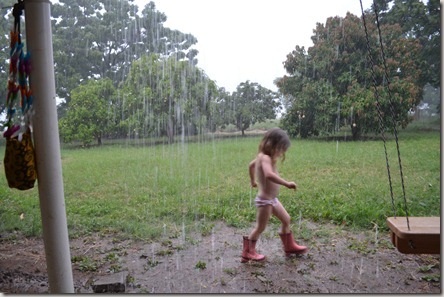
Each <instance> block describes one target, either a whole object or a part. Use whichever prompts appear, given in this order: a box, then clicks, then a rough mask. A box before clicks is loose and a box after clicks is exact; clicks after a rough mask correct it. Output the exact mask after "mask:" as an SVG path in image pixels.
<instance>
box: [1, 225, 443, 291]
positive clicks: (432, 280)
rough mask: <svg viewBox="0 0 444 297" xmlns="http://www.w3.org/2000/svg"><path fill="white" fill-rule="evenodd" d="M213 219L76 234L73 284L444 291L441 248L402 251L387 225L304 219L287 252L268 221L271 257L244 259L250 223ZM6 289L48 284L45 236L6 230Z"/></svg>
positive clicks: (264, 240)
mask: <svg viewBox="0 0 444 297" xmlns="http://www.w3.org/2000/svg"><path fill="white" fill-rule="evenodd" d="M212 227H213V228H212V230H211V232H206V233H204V234H202V232H190V233H189V234H186V236H185V234H181V233H180V232H178V233H177V234H176V235H175V236H173V237H174V238H170V237H168V236H164V237H163V238H162V239H160V240H159V241H156V242H144V241H137V240H130V239H121V238H119V237H118V236H117V235H115V234H108V235H105V234H100V235H99V234H92V235H89V236H86V237H82V238H76V239H71V240H70V249H71V260H72V269H73V281H74V290H75V292H76V293H93V285H94V283H95V282H97V281H99V280H100V279H101V278H103V277H104V276H110V275H114V274H116V273H122V272H123V273H124V275H125V278H126V281H125V293H218V294H220V293H281V294H285V293H316V294H322V293H337V294H344V293H374V294H380V293H397V294H400V293H403V294H407V293H420V294H427V293H433V294H437V293H441V264H440V259H441V258H440V255H414V254H409V255H406V254H401V253H399V252H398V251H397V250H396V249H394V248H393V246H392V244H391V242H390V234H389V233H388V232H381V233H378V232H377V230H369V231H364V232H354V231H350V230H346V229H345V228H343V227H341V226H334V225H329V224H318V223H313V222H305V223H304V224H303V227H302V228H301V227H299V230H298V229H295V230H294V233H295V237H296V238H297V241H298V243H299V244H302V245H307V246H308V247H309V248H310V251H309V253H308V254H307V255H303V256H292V257H290V258H287V257H285V254H284V252H283V251H282V246H281V242H280V239H279V236H278V234H277V228H276V227H273V226H268V227H267V230H266V231H265V232H264V233H263V234H262V236H261V238H260V239H259V241H258V244H257V249H258V252H260V253H262V254H265V255H266V256H267V259H266V261H264V262H260V263H240V255H241V251H242V236H243V235H246V234H248V233H249V231H250V230H251V229H238V228H233V227H229V226H227V225H226V224H224V223H222V222H217V223H214V225H213V226H212ZM298 234H299V235H301V234H303V235H304V236H303V238H304V239H300V238H301V237H300V236H298ZM0 292H2V293H49V292H50V288H49V284H48V276H47V273H46V259H45V252H44V245H43V240H42V239H38V238H23V237H20V236H18V235H16V236H11V234H8V235H6V234H4V235H2V237H0Z"/></svg>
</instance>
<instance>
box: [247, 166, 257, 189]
mask: <svg viewBox="0 0 444 297" xmlns="http://www.w3.org/2000/svg"><path fill="white" fill-rule="evenodd" d="M255 169H256V159H254V160H253V161H251V162H250V164H249V165H248V172H249V174H250V185H251V187H252V188H256V187H257V183H256V179H255V176H254V171H255Z"/></svg>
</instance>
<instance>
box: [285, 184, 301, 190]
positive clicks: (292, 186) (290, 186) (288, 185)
mask: <svg viewBox="0 0 444 297" xmlns="http://www.w3.org/2000/svg"><path fill="white" fill-rule="evenodd" d="M297 187H298V185H297V184H296V183H295V182H289V183H288V184H287V188H289V189H294V190H296V189H297Z"/></svg>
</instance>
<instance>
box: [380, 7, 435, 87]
mask: <svg viewBox="0 0 444 297" xmlns="http://www.w3.org/2000/svg"><path fill="white" fill-rule="evenodd" d="M386 1H387V0H386ZM387 2H388V3H392V5H391V8H389V5H382V6H380V5H378V6H377V9H378V10H381V11H380V13H381V15H382V16H381V23H383V24H390V25H394V24H399V25H400V26H401V32H402V36H403V37H404V38H407V39H413V40H417V41H419V43H420V44H421V46H422V47H421V52H420V54H419V60H420V61H421V63H420V64H419V66H420V68H421V74H420V78H419V80H420V83H421V86H422V87H424V86H425V85H426V84H427V83H429V84H431V85H432V86H434V87H436V88H437V87H439V86H440V82H441V79H440V73H441V11H440V7H441V5H440V2H439V0H428V1H427V4H424V2H423V1H421V0H394V1H393V0H392V1H387Z"/></svg>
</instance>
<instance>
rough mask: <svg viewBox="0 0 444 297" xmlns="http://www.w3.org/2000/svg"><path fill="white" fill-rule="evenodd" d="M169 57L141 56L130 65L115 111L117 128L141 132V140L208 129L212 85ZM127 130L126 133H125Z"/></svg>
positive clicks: (184, 62) (197, 71) (189, 62)
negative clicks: (118, 125)
mask: <svg viewBox="0 0 444 297" xmlns="http://www.w3.org/2000/svg"><path fill="white" fill-rule="evenodd" d="M193 61H194V60H186V59H179V56H177V55H172V56H171V57H169V58H165V57H164V58H162V57H160V56H159V55H150V56H143V57H142V58H140V59H139V60H137V61H134V62H133V64H132V66H131V70H130V72H129V74H128V77H127V79H126V80H125V82H124V84H123V92H122V93H123V95H122V96H123V98H122V100H120V99H119V101H118V105H117V107H118V108H120V112H119V113H121V114H122V115H123V116H122V119H124V120H123V121H121V125H122V124H124V125H125V126H128V125H132V126H133V127H134V130H137V131H140V130H143V136H149V135H157V136H163V135H167V136H168V139H169V142H172V141H173V138H174V136H175V135H183V136H185V135H195V134H198V133H203V129H211V127H212V126H213V128H214V123H212V122H211V118H212V114H211V113H212V111H213V110H212V109H211V107H210V106H211V104H212V101H213V98H214V97H215V96H217V87H216V84H215V83H214V82H213V81H212V80H210V79H209V78H208V77H207V75H206V74H205V73H204V72H203V71H202V70H201V69H199V68H198V67H196V66H195V65H194V63H193ZM128 130H129V129H128Z"/></svg>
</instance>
